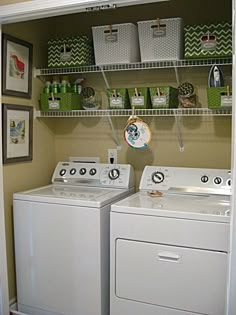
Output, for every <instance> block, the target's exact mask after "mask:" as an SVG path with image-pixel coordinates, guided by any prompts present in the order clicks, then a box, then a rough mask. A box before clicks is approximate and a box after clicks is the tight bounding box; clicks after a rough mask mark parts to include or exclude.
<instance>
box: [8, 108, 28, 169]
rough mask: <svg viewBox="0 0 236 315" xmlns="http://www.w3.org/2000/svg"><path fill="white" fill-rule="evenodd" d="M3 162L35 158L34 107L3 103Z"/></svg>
mask: <svg viewBox="0 0 236 315" xmlns="http://www.w3.org/2000/svg"><path fill="white" fill-rule="evenodd" d="M2 116H3V117H2V135H3V164H6V163H15V162H23V161H31V160H32V159H33V154H32V153H33V107H32V106H26V105H12V104H3V111H2Z"/></svg>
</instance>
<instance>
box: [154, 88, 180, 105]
mask: <svg viewBox="0 0 236 315" xmlns="http://www.w3.org/2000/svg"><path fill="white" fill-rule="evenodd" d="M149 90H150V97H151V102H152V108H177V107H178V103H179V102H178V90H177V89H175V88H173V87H171V86H159V87H158V86H157V87H150V88H149Z"/></svg>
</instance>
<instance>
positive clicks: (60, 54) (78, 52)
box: [48, 36, 95, 68]
mask: <svg viewBox="0 0 236 315" xmlns="http://www.w3.org/2000/svg"><path fill="white" fill-rule="evenodd" d="M94 63H95V61H94V52H93V45H92V40H91V39H90V38H88V37H87V36H76V37H65V38H56V39H50V40H49V41H48V67H49V68H53V67H72V66H83V65H94Z"/></svg>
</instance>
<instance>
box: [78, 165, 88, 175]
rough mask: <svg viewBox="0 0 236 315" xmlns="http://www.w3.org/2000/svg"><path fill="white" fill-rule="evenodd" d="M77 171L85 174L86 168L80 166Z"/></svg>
mask: <svg viewBox="0 0 236 315" xmlns="http://www.w3.org/2000/svg"><path fill="white" fill-rule="evenodd" d="M79 173H80V175H85V174H86V168H84V167H83V168H81V169H80V170H79Z"/></svg>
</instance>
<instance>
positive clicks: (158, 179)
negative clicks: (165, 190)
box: [152, 171, 165, 184]
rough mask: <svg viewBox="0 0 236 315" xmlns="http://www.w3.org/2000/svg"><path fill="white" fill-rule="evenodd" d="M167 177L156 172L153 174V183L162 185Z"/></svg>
mask: <svg viewBox="0 0 236 315" xmlns="http://www.w3.org/2000/svg"><path fill="white" fill-rule="evenodd" d="M164 179H165V175H164V174H163V173H162V172H159V171H156V172H154V173H153V174H152V181H153V182H154V183H155V184H160V183H162V182H163V181H164Z"/></svg>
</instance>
